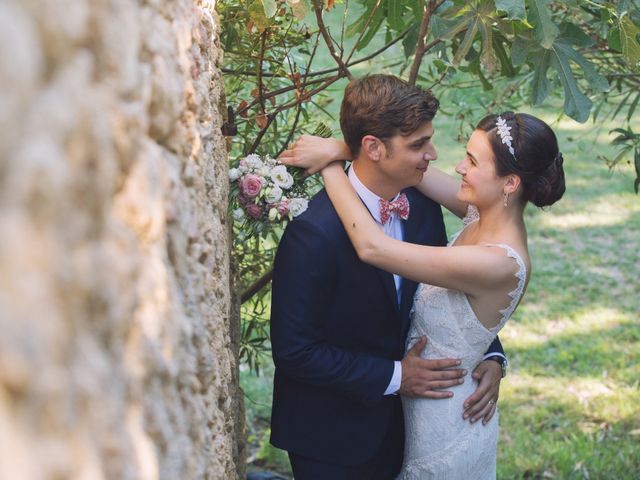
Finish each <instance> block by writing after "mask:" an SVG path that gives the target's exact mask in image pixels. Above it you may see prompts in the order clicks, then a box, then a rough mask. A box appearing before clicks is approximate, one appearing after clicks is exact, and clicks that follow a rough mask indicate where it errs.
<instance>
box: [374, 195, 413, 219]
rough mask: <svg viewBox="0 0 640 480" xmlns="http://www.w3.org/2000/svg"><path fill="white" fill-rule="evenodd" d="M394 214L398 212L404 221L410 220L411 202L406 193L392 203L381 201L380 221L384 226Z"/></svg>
mask: <svg viewBox="0 0 640 480" xmlns="http://www.w3.org/2000/svg"><path fill="white" fill-rule="evenodd" d="M393 212H396V213H397V214H398V215H399V216H400V218H401V219H403V220H406V219H407V218H409V200H407V196H406V195H405V194H404V193H401V194H400V195H398V198H396V199H395V200H393V201H391V202H387V201H386V200H383V199H380V221H381V222H382V224H383V225H384V224H385V223H387V222H388V221H389V219H390V218H391V214H392V213H393Z"/></svg>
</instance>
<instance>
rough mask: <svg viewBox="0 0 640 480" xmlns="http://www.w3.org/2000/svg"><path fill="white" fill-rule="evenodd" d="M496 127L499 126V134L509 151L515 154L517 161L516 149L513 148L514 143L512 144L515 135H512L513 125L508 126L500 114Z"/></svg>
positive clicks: (514, 157)
mask: <svg viewBox="0 0 640 480" xmlns="http://www.w3.org/2000/svg"><path fill="white" fill-rule="evenodd" d="M496 127H497V128H498V135H499V136H500V139H501V140H502V143H504V144H505V145H506V146H507V148H508V149H509V152H511V155H513V159H514V160H516V161H517V160H518V159H517V158H516V151H515V150H514V149H513V145H512V144H511V142H512V141H513V137H512V136H511V127H510V126H508V125H507V122H506V120H505V119H504V118H502V117H500V116H498V118H497V119H496Z"/></svg>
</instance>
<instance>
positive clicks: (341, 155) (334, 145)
mask: <svg viewBox="0 0 640 480" xmlns="http://www.w3.org/2000/svg"><path fill="white" fill-rule="evenodd" d="M351 158H352V156H351V150H349V147H347V144H346V143H344V142H343V141H342V140H338V139H337V138H322V137H316V136H314V135H302V136H301V137H300V138H298V139H297V140H296V141H295V142H294V143H293V145H291V147H290V148H288V149H287V150H285V151H284V152H282V153H281V154H280V156H279V157H278V160H280V162H281V163H282V164H284V165H291V166H292V167H298V168H304V169H306V171H307V173H308V174H309V175H313V174H314V173H317V172H319V171H320V170H322V169H323V168H324V167H326V166H327V165H329V164H330V163H331V162H334V161H336V160H351Z"/></svg>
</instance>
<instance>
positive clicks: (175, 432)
mask: <svg viewBox="0 0 640 480" xmlns="http://www.w3.org/2000/svg"><path fill="white" fill-rule="evenodd" d="M217 35H218V24H217V19H216V17H215V13H214V11H213V5H212V4H211V2H209V1H207V0H3V1H2V2H0V479H2V480H5V479H6V480H18V479H20V480H31V479H103V478H104V479H118V480H121V479H122V480H124V479H156V478H161V479H180V480H182V479H196V478H207V479H218V478H219V479H232V478H241V477H242V475H243V474H244V467H243V465H244V458H243V455H244V450H243V443H242V439H243V420H242V419H243V412H242V406H241V405H242V404H241V401H240V395H239V387H238V368H237V360H236V359H237V356H236V353H235V351H236V348H237V335H238V333H237V326H234V324H235V322H232V319H231V318H230V311H231V305H232V301H233V299H232V298H231V294H230V290H231V289H230V268H229V225H228V224H227V220H226V219H227V207H226V205H227V195H228V181H227V174H226V166H227V163H226V151H225V147H224V140H223V138H222V137H221V134H220V125H221V111H222V107H221V101H222V97H223V92H222V81H221V78H220V72H219V70H218V66H219V64H220V61H221V53H222V52H221V50H220V47H219V45H218V43H217Z"/></svg>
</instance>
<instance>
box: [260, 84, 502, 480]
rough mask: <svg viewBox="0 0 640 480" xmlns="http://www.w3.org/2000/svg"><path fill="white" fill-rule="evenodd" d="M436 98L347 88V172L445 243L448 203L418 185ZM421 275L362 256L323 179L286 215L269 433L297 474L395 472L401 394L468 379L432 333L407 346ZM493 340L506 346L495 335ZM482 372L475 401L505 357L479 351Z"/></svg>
mask: <svg viewBox="0 0 640 480" xmlns="http://www.w3.org/2000/svg"><path fill="white" fill-rule="evenodd" d="M437 109H438V100H437V99H436V98H434V97H433V96H432V95H431V93H430V92H425V91H423V90H421V89H420V88H418V87H415V86H412V85H409V84H407V83H406V82H404V81H402V80H400V79H398V78H396V77H393V76H390V75H372V76H368V77H364V78H362V79H359V80H355V81H352V82H351V83H350V84H349V86H348V87H347V89H346V90H345V96H344V99H343V102H342V107H341V111H340V125H341V128H342V132H343V135H344V140H345V142H346V144H347V145H348V146H349V148H350V150H351V153H352V155H353V158H354V160H353V164H352V167H351V169H350V170H349V179H350V180H351V183H352V184H353V186H354V188H355V189H356V191H357V192H358V194H359V195H360V197H361V199H362V201H363V202H364V204H365V205H366V206H367V208H368V209H369V210H370V212H371V215H372V216H373V217H374V218H375V219H376V220H377V221H378V222H379V223H380V224H381V227H382V228H383V229H384V230H385V232H386V233H387V234H388V235H391V236H393V237H395V238H398V239H402V240H404V241H406V242H411V243H417V244H423V245H437V246H442V245H446V242H447V238H446V234H445V228H444V223H443V219H442V212H441V210H440V206H439V205H437V204H436V203H434V202H433V201H432V200H430V199H428V198H426V197H424V196H423V195H421V194H420V193H418V192H417V191H416V190H414V189H413V188H410V187H412V186H415V185H416V184H418V183H419V182H420V180H421V179H422V176H423V175H424V172H425V171H426V168H427V166H428V164H429V161H431V160H435V159H436V151H435V148H434V146H433V144H432V143H431V136H432V135H433V126H432V121H433V118H434V116H435V114H436V111H437ZM381 152H382V154H381ZM401 191H403V193H405V194H406V197H407V199H408V202H409V206H408V207H407V206H406V205H405V204H404V202H403V201H400V202H395V203H392V205H391V206H389V205H386V206H385V207H384V208H383V209H382V210H383V211H382V212H381V210H380V208H381V206H380V198H382V199H384V200H391V199H394V197H397V196H398V194H399V193H400V192H401ZM403 217H404V218H406V220H404V219H403ZM383 220H384V221H383ZM416 287H417V284H416V283H415V282H413V281H411V280H407V279H403V278H400V277H398V276H396V275H392V274H390V273H386V272H384V271H382V270H379V269H377V268H375V267H372V266H370V265H367V264H365V263H362V262H361V261H360V260H359V259H358V257H357V255H356V253H355V251H354V249H353V247H352V246H351V243H350V241H349V238H348V237H347V234H346V232H345V230H344V228H343V226H342V224H341V223H340V220H339V218H338V216H337V214H336V212H335V210H334V208H333V206H332V204H331V202H330V200H329V198H328V197H327V194H326V192H325V191H324V190H323V191H321V192H320V193H318V194H317V195H316V196H315V197H314V199H313V200H312V201H311V203H310V205H309V209H308V210H307V211H306V212H305V213H303V214H302V215H300V216H299V217H297V218H296V219H295V220H294V221H292V222H291V223H290V224H289V226H288V227H287V229H286V231H285V233H284V235H283V237H282V240H281V242H280V245H279V248H278V253H277V255H276V260H275V264H274V276H273V297H272V310H271V341H272V350H273V359H274V363H275V366H276V370H275V376H274V391H273V411H272V418H271V428H272V431H271V443H272V444H273V445H275V446H276V447H278V448H282V449H284V450H287V451H288V453H289V458H290V461H291V466H292V469H293V473H294V477H295V479H296V480H316V479H317V480H320V479H322V480H329V479H330V480H342V479H344V480H359V479H362V480H365V479H366V480H375V479H380V480H387V479H392V478H395V476H396V475H397V473H398V472H399V470H400V467H401V464H402V455H403V443H404V438H403V435H404V434H403V417H402V405H401V402H400V396H399V395H398V394H402V395H408V396H417V397H419V396H421V397H425V398H446V397H448V396H449V392H447V391H446V389H447V388H450V387H453V386H455V385H458V384H459V383H461V381H462V380H461V379H462V377H463V376H464V374H465V372H463V371H462V370H460V369H458V368H456V366H457V365H458V362H457V359H442V360H425V359H422V358H420V356H419V354H420V352H421V350H422V349H423V348H424V347H425V344H426V342H427V340H426V339H421V340H420V341H419V342H418V343H417V344H416V345H415V346H414V348H412V350H411V351H409V352H408V353H407V354H406V355H404V348H405V341H406V338H407V332H408V329H409V313H410V310H411V306H412V303H413V295H414V293H415V291H416ZM493 352H497V355H499V356H501V355H502V347H501V345H500V342H499V341H498V340H497V339H496V341H494V343H493V344H492V345H491V348H490V349H489V353H488V355H491V354H492V353H493ZM403 356H404V357H403ZM476 373H478V374H479V375H481V381H480V384H479V387H478V389H477V391H476V394H474V396H473V397H472V398H471V399H470V402H471V403H478V400H479V399H483V400H484V402H485V403H486V396H487V395H489V392H491V394H495V397H497V389H498V386H499V381H500V366H499V365H498V364H497V363H496V362H490V361H489V362H482V363H481V365H480V366H479V367H478V368H477V369H476ZM492 399H493V397H492ZM460 414H461V415H462V412H460ZM479 428H481V427H479Z"/></svg>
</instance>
